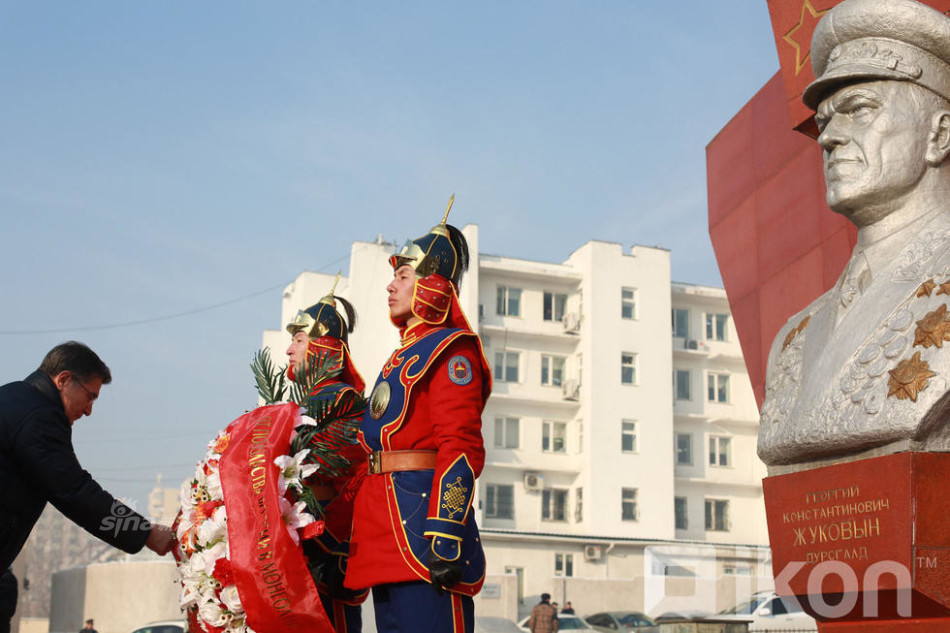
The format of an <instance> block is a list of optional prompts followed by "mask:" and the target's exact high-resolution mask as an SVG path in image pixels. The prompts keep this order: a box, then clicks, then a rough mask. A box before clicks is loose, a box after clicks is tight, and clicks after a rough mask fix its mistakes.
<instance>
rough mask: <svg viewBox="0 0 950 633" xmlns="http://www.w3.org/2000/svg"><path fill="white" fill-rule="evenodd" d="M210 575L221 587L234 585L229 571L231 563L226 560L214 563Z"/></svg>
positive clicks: (232, 575)
mask: <svg viewBox="0 0 950 633" xmlns="http://www.w3.org/2000/svg"><path fill="white" fill-rule="evenodd" d="M211 575H212V576H214V579H215V580H217V581H218V582H219V583H221V586H222V587H227V586H228V585H231V584H234V572H233V571H232V570H231V561H229V560H228V559H227V558H219V559H218V560H216V561H215V563H214V571H212V572H211Z"/></svg>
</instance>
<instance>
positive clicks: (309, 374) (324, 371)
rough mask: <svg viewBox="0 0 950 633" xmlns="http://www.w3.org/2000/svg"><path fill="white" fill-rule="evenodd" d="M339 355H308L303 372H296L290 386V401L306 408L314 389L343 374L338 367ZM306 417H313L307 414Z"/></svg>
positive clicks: (327, 353)
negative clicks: (323, 382) (321, 383)
mask: <svg viewBox="0 0 950 633" xmlns="http://www.w3.org/2000/svg"><path fill="white" fill-rule="evenodd" d="M339 364H340V355H339V354H337V353H335V352H332V353H331V352H322V353H320V354H308V355H307V362H306V366H305V367H304V371H302V372H297V373H296V375H295V376H294V381H293V382H292V383H291V384H290V400H291V402H296V403H297V404H299V405H301V406H307V400H308V399H309V397H310V394H311V392H313V389H314V387H316V386H317V384H319V383H320V382H322V381H324V380H327V379H329V378H335V377H336V376H339V375H340V374H341V373H343V369H342V367H339V366H338V365H339ZM307 415H310V417H313V416H312V414H310V413H309V412H308V413H307Z"/></svg>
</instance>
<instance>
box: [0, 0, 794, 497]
mask: <svg viewBox="0 0 950 633" xmlns="http://www.w3.org/2000/svg"><path fill="white" fill-rule="evenodd" d="M674 7H675V8H674ZM777 70H778V58H777V55H776V53H775V46H774V40H773V38H772V33H771V27H770V23H769V17H768V8H767V5H766V2H765V0H727V1H726V2H718V3H713V2H707V1H705V0H684V1H683V2H677V3H668V2H656V1H654V2H647V1H646V0H623V1H621V0H613V1H606V0H605V1H604V2H597V3H588V2H580V1H577V2H563V1H544V2H542V1H538V0H524V1H519V2H495V1H485V2H477V3H436V2H405V3H403V2H399V3H397V2H382V1H372V2H359V3H343V2H317V1H313V2H281V3H264V2H259V1H253V2H250V1H234V0H232V1H229V2H217V3H212V2H183V1H178V2H144V1H143V2H127V1H126V2H119V1H100V2H66V1H59V2H9V1H0V94H2V96H0V218H2V221H0V227H2V230H0V243H2V248H0V267H2V271H3V276H2V281H0V304H2V310H0V349H2V354H0V383H4V382H8V381H11V380H18V379H21V378H22V377H23V376H25V375H26V374H28V373H29V372H30V371H32V370H33V369H35V367H36V366H37V365H38V364H39V361H40V359H41V358H42V356H43V354H45V352H46V351H47V350H48V349H49V348H50V347H52V346H53V345H55V344H56V343H59V342H61V341H63V340H68V339H78V340H81V341H84V342H86V343H88V344H89V345H91V346H92V347H93V348H94V349H95V350H97V351H98V352H99V353H100V355H101V356H102V357H103V359H104V360H105V361H106V362H107V363H108V364H109V365H110V366H111V368H112V370H113V374H114V378H115V379H114V382H113V384H112V385H110V386H108V387H106V388H104V390H103V395H102V397H101V398H100V400H99V402H98V403H97V405H96V407H95V411H94V413H93V416H92V417H91V418H84V419H82V420H81V421H80V422H78V423H77V425H76V426H75V427H74V431H75V433H74V438H75V444H76V446H77V451H78V453H79V456H80V459H81V461H82V462H83V463H84V465H85V466H86V468H87V469H88V470H90V471H91V472H92V473H93V474H94V475H95V476H96V477H97V479H99V480H100V481H101V482H102V483H103V484H104V485H105V486H106V487H107V488H108V489H109V490H111V491H112V492H114V493H115V494H117V495H120V496H126V497H131V498H132V499H134V500H136V501H137V502H138V507H139V508H140V509H142V508H145V507H146V504H147V492H148V490H149V489H150V488H151V487H152V485H153V483H154V481H155V475H156V473H157V472H159V471H160V472H163V473H164V475H165V483H166V484H167V485H173V486H177V485H178V484H179V483H180V481H181V480H182V479H184V478H185V477H186V476H188V474H189V473H190V472H191V471H192V470H193V464H194V462H195V461H196V460H197V459H199V458H200V456H201V454H202V453H203V447H204V444H205V442H207V441H208V440H209V439H210V438H211V437H212V435H213V434H214V432H215V431H216V430H217V429H219V428H221V427H223V426H225V425H226V424H227V423H228V422H229V421H231V420H232V419H234V418H235V417H237V415H239V414H240V413H242V412H243V411H244V410H245V409H247V408H250V407H252V406H253V405H254V403H255V397H256V396H255V393H254V390H253V387H252V382H253V381H252V378H251V374H250V371H249V369H248V363H249V361H250V358H251V355H252V354H253V352H254V351H255V350H256V349H257V348H258V347H259V345H260V341H261V332H262V330H264V329H267V328H278V327H280V326H281V323H280V322H279V319H280V296H281V288H282V287H283V286H284V285H285V284H287V283H289V282H290V281H292V280H293V279H294V277H296V275H297V274H298V273H300V272H301V271H303V270H317V271H322V272H335V271H336V270H337V269H338V268H339V267H340V266H341V265H343V266H345V264H346V258H347V256H348V254H349V246H350V244H351V243H352V242H353V241H354V240H365V241H371V240H373V239H374V238H375V237H376V235H377V234H382V235H383V236H384V237H385V238H386V239H387V240H390V241H396V242H398V243H401V242H402V241H403V240H405V239H407V238H411V237H416V236H418V235H420V234H421V233H422V232H424V231H425V230H427V229H428V228H429V227H430V226H431V225H432V224H433V223H434V222H435V221H437V220H438V218H439V216H440V213H441V212H442V210H443V209H444V206H445V202H446V200H447V198H448V196H449V194H451V193H453V192H454V193H455V194H456V204H455V207H454V209H453V211H452V220H453V221H454V222H455V223H456V224H458V225H460V226H461V225H464V224H466V223H469V222H473V223H478V224H479V225H480V238H481V248H482V250H483V251H484V252H489V253H495V254H502V255H510V256H516V257H525V258H529V259H540V260H547V261H561V260H563V259H564V258H566V257H567V255H568V254H569V253H570V252H571V251H572V250H573V249H575V248H576V247H578V246H580V245H581V244H582V243H584V242H586V241H587V240H589V239H602V240H610V241H617V242H622V243H623V244H624V246H625V247H627V246H629V245H630V244H633V243H637V244H646V245H650V246H653V245H660V246H663V247H665V248H669V249H671V251H672V262H673V264H672V265H673V277H674V279H676V280H678V281H687V282H694V283H701V284H713V285H719V284H720V283H721V282H720V278H719V274H718V271H717V269H716V262H715V258H714V256H713V252H712V248H711V246H710V243H709V237H708V232H707V221H706V178H705V146H706V145H707V144H708V143H709V141H710V140H712V138H713V137H714V136H715V135H716V133H717V132H718V131H719V130H720V129H721V128H722V127H723V126H724V125H725V124H726V123H727V122H728V121H729V119H730V118H731V117H732V116H733V115H734V114H735V113H736V112H737V111H738V110H739V108H740V107H742V105H743V104H745V103H746V102H747V101H748V100H749V99H750V98H751V97H752V96H753V95H754V94H755V93H756V92H757V91H758V89H759V88H760V87H761V86H762V85H763V84H764V83H765V82H766V81H767V80H768V79H769V77H771V76H772V75H773V74H774V73H775V72H776V71H777ZM385 281H386V280H382V279H381V280H380V283H381V284H384V283H385ZM255 293H257V294H255ZM251 295H255V296H251ZM241 298H244V300H242V301H238V302H235V303H231V304H230V305H227V306H226V307H222V308H218V309H214V310H207V311H203V312H199V313H196V314H193V315H190V316H184V317H180V318H175V319H170V320H160V321H152V322H149V323H146V324H142V325H137V326H124V327H99V326H108V325H110V324H120V323H127V322H130V321H138V320H150V319H154V318H156V317H161V316H164V315H171V314H178V313H182V312H187V311H191V310H195V309H198V308H203V307H206V306H210V305H213V304H219V303H223V302H228V301H231V300H234V299H241ZM90 327H95V328H97V329H85V328H90ZM49 330H59V331H56V332H49ZM37 331H40V332H41V333H26V332H37ZM376 371H377V368H364V369H363V372H364V374H366V376H367V378H368V379H370V380H372V378H373V377H374V376H375V374H376Z"/></svg>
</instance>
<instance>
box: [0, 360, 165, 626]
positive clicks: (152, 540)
mask: <svg viewBox="0 0 950 633" xmlns="http://www.w3.org/2000/svg"><path fill="white" fill-rule="evenodd" d="M111 381H112V375H111V373H110V372H109V368H108V367H107V366H106V364H105V363H103V362H102V360H101V359H100V358H99V357H98V356H97V355H96V353H95V352H93V351H92V350H91V349H89V348H88V347H86V346H85V345H83V344H82V343H77V342H75V341H69V342H68V343H63V344H62V345H57V346H56V347H54V348H53V349H52V350H50V352H49V353H48V354H47V355H46V358H44V359H43V362H42V364H41V365H40V368H39V369H38V370H36V371H35V372H33V373H32V374H30V375H29V376H27V377H26V379H25V380H23V381H20V382H11V383H9V384H6V385H3V386H2V387H0V508H2V511H0V570H6V569H7V568H8V567H9V566H10V565H11V564H12V563H13V559H15V558H16V557H17V554H19V553H20V550H21V549H22V548H23V544H24V543H25V542H26V539H27V537H29V535H30V531H31V530H32V529H33V525H34V524H35V523H36V521H37V520H38V519H39V517H40V513H42V512H43V508H45V507H46V503H47V502H50V503H52V504H53V505H54V506H55V507H56V509H57V510H59V511H60V512H62V513H63V514H64V515H66V517H67V518H69V519H70V520H72V521H73V522H75V523H76V524H78V525H80V526H82V527H83V528H85V529H86V531H88V532H89V533H90V534H92V535H94V536H96V537H98V538H99V539H101V540H103V541H105V542H106V543H108V544H109V545H112V546H113V547H117V548H119V549H121V550H123V551H125V552H129V553H135V552H137V551H139V550H140V549H142V547H143V546H147V547H148V548H149V549H151V550H152V551H154V552H155V553H157V554H159V555H165V554H167V553H168V552H169V551H170V550H171V548H172V547H173V545H174V542H175V538H174V534H173V533H172V531H171V530H170V529H169V528H168V527H166V526H163V525H153V524H151V523H149V521H148V520H147V519H146V518H145V517H143V516H141V515H140V514H138V513H136V512H135V511H134V510H132V509H131V508H129V507H128V506H126V505H125V504H124V503H122V502H121V501H118V500H117V499H115V497H113V496H112V495H111V494H109V493H108V492H106V491H105V490H103V489H102V487H101V486H99V484H97V483H96V482H95V480H93V478H92V476H91V475H90V474H89V473H88V472H86V471H85V470H83V468H82V466H80V464H79V460H78V459H77V458H76V453H75V451H74V450H73V443H72V425H73V423H74V422H76V420H78V419H79V418H81V417H82V416H84V415H90V414H91V413H92V405H93V403H94V402H95V401H96V398H98V397H99V390H100V389H101V388H102V385H104V384H108V383H110V382H111ZM0 591H2V589H0ZM8 597H9V596H6V595H3V596H0V602H3V601H4V600H3V599H4V598H8ZM4 626H7V627H8V626H9V618H8V619H7V620H6V621H4V622H0V630H3V627H4Z"/></svg>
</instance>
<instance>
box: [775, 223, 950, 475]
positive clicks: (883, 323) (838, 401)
mask: <svg viewBox="0 0 950 633" xmlns="http://www.w3.org/2000/svg"><path fill="white" fill-rule="evenodd" d="M905 231H907V232H908V235H907V237H909V238H910V239H909V241H907V243H906V244H905V245H904V247H903V248H902V249H900V250H899V253H900V254H899V255H898V256H897V257H896V258H894V259H893V260H891V261H888V262H882V263H881V264H880V266H879V268H878V269H877V270H874V269H873V268H872V269H870V270H865V271H860V272H858V271H855V270H853V269H854V268H856V265H855V264H856V263H858V262H859V261H860V255H858V256H855V257H852V261H851V264H849V269H846V270H845V273H844V274H843V275H842V276H841V278H840V279H839V280H838V283H837V284H836V285H835V287H834V288H832V289H831V290H829V291H828V292H826V293H825V294H824V295H822V296H821V297H819V298H818V300H816V301H815V302H814V303H812V304H811V305H810V306H808V308H806V309H805V310H803V311H802V312H800V313H798V314H797V315H795V316H793V317H792V318H791V319H789V320H788V322H787V323H786V324H785V326H784V327H783V328H782V329H781V330H780V331H779V333H778V335H777V336H776V337H775V341H774V342H773V345H772V349H771V352H770V353H769V361H768V372H767V376H768V379H767V382H766V391H765V403H764V404H763V406H762V419H761V424H760V427H759V455H760V456H761V457H762V459H763V461H765V462H766V463H767V464H788V463H796V462H801V461H806V460H807V461H812V460H818V459H821V458H822V457H824V456H830V455H842V454H845V453H855V452H860V451H864V450H869V449H873V448H876V447H881V446H885V445H889V444H892V443H895V442H904V444H903V445H900V446H895V447H892V448H894V449H897V450H908V449H913V450H948V449H950V437H947V436H946V434H947V429H946V428H945V427H946V425H945V424H941V420H944V419H945V414H944V403H943V400H944V396H945V394H946V393H947V391H948V389H950V383H948V379H950V345H945V343H946V341H950V315H948V308H950V219H948V217H947V214H946V213H945V212H944V211H939V212H938V213H937V214H936V215H935V216H933V217H931V218H924V219H922V220H921V221H920V222H918V223H916V224H915V225H912V226H908V227H906V228H905ZM895 237H896V238H900V237H901V236H895ZM861 278H863V279H866V280H867V281H860V279H861ZM872 278H873V279H872ZM872 280H873V282H874V283H873V285H869V287H868V288H867V289H865V290H861V286H862V285H865V284H870V282H871V281H872ZM884 295H886V297H885V296H884ZM925 411H929V413H928V414H922V412H925ZM889 452H894V451H893V450H890V451H889Z"/></svg>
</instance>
